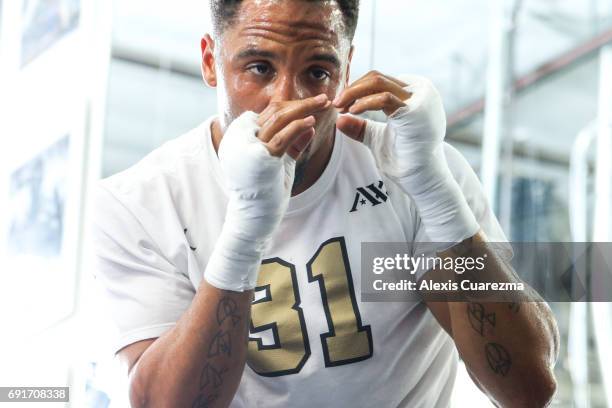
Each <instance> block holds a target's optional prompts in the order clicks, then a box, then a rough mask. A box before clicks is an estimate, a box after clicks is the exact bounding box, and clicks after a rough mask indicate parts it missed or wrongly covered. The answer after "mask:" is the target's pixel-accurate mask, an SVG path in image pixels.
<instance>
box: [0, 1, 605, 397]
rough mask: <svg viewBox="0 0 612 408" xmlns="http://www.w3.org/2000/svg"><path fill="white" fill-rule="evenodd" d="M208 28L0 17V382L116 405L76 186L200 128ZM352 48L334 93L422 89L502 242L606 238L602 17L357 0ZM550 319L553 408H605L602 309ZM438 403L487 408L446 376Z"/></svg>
mask: <svg viewBox="0 0 612 408" xmlns="http://www.w3.org/2000/svg"><path fill="white" fill-rule="evenodd" d="M209 29H210V24H209V16H208V2H207V1H206V0H174V1H172V2H170V1H160V0H127V1H114V2H111V1H101V0H0V136H1V137H0V144H1V146H2V147H1V148H0V208H1V209H2V211H1V212H0V267H1V268H0V323H1V324H2V335H1V336H0V385H2V386H9V385H10V386H43V385H44V386H70V387H71V396H70V398H71V402H70V403H68V404H65V405H60V404H57V406H70V407H92V408H93V407H96V408H102V407H125V406H128V404H127V400H126V391H125V387H126V385H125V381H124V375H123V374H122V373H121V371H119V368H118V367H117V363H116V362H115V361H114V359H113V358H112V355H111V354H110V349H109V346H108V341H109V339H110V338H111V335H112V332H113V327H112V324H111V323H110V322H109V321H108V318H107V316H106V315H105V314H104V310H101V308H100V306H99V304H98V303H97V299H96V287H95V283H94V282H92V280H93V279H92V277H91V273H90V272H91V270H90V268H89V267H88V264H87V256H86V255H87V253H88V246H87V236H86V234H85V230H84V228H83V225H84V219H85V218H86V217H87V216H88V208H89V205H90V203H89V202H88V189H89V188H90V186H91V185H92V183H93V182H94V181H95V180H96V179H98V178H100V177H106V176H109V175H112V174H114V173H116V172H119V171H121V170H123V169H126V168H127V167H129V166H131V165H132V164H134V163H135V162H137V161H138V160H139V159H141V158H142V157H144V156H145V155H146V154H147V153H149V152H150V151H151V150H153V149H154V148H156V147H158V146H159V145H161V144H162V143H163V142H165V141H167V140H170V139H173V138H175V137H177V136H179V135H181V134H182V133H184V132H186V131H188V130H190V129H191V128H193V127H195V126H196V125H198V124H199V123H200V122H202V121H203V120H204V119H206V118H207V117H208V116H210V115H212V114H214V113H215V110H216V99H215V94H214V90H213V89H210V88H207V87H206V86H205V85H204V83H203V82H202V80H201V77H200V68H199V61H200V48H199V39H200V38H201V36H202V34H203V33H205V32H207V31H208V30H209ZM355 46H356V53H355V56H354V60H353V66H352V75H353V79H357V78H358V77H360V76H361V75H363V74H365V73H366V72H368V71H369V70H371V69H376V70H379V71H382V72H384V73H387V74H390V75H398V76H399V75H401V74H407V73H412V74H420V75H424V76H427V77H430V78H431V79H432V80H433V82H434V83H435V85H436V86H437V87H438V88H439V90H440V92H441V94H442V96H443V98H444V101H445V105H446V110H447V114H448V133H447V140H448V141H449V142H450V143H451V144H453V145H454V146H456V147H457V148H458V149H459V150H460V151H461V152H462V153H463V154H464V155H465V156H466V158H467V159H468V161H469V162H470V164H471V165H472V166H473V168H474V169H475V171H476V172H477V173H478V174H479V176H480V178H481V180H482V182H483V185H484V187H485V190H486V192H487V194H488V196H489V198H490V200H491V202H492V204H493V207H494V209H495V212H496V214H497V215H498V217H499V219H500V222H501V223H502V226H503V228H504V230H505V231H506V234H507V235H508V238H509V239H511V240H512V241H537V242H555V241H556V242H569V241H578V242H583V241H612V239H611V238H612V237H611V236H610V231H611V230H610V226H611V222H610V219H609V214H610V213H611V212H612V211H610V210H611V209H612V204H611V192H612V188H611V187H612V160H611V154H612V0H497V1H491V0H406V1H402V2H397V1H391V0H362V7H361V14H360V22H359V27H358V30H357V35H356V38H355ZM551 306H552V307H553V309H554V312H555V314H556V316H557V320H558V323H559V328H560V331H561V337H562V350H561V356H560V359H559V362H558V364H557V367H556V374H557V377H558V381H559V387H558V393H557V396H556V398H555V401H554V404H553V406H558V407H612V373H611V372H610V371H609V366H610V365H611V364H612V353H611V350H610V346H611V345H612V306H610V304H606V303H590V304H589V303H554V304H552V305H551ZM454 400H455V406H465V401H469V404H470V406H474V407H477V406H482V407H490V406H492V405H491V404H490V403H489V402H487V400H486V398H485V397H483V396H482V395H481V394H480V392H479V391H478V390H477V389H476V387H475V386H474V385H473V384H472V383H471V380H470V379H469V378H468V377H467V374H466V373H465V370H463V369H462V370H460V372H459V375H458V380H457V385H456V390H455V396H454ZM27 405H28V404H25V403H24V404H22V405H20V406H27ZM53 405H54V404H50V405H49V406H53Z"/></svg>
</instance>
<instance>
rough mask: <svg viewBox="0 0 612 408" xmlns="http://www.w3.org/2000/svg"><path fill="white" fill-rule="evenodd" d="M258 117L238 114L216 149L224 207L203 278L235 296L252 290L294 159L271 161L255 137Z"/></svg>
mask: <svg viewBox="0 0 612 408" xmlns="http://www.w3.org/2000/svg"><path fill="white" fill-rule="evenodd" d="M257 118H258V115H257V114H256V113H254V112H245V113H243V114H242V115H241V116H240V117H238V118H237V119H235V120H234V121H233V122H232V124H231V125H230V126H229V127H228V129H227V131H226V132H225V135H224V136H223V139H222V140H221V144H220V146H219V161H220V164H221V169H222V170H223V175H224V179H225V184H226V187H227V190H228V192H229V203H228V206H227V214H226V216H225V223H224V225H223V229H222V231H221V235H220V237H219V240H218V241H217V243H216V245H215V249H214V250H213V252H212V254H211V257H210V259H209V261H208V264H207V266H206V270H205V272H204V278H205V279H206V281H207V282H208V283H210V284H211V285H213V286H215V287H217V288H219V289H225V290H232V291H236V292H243V291H246V290H250V289H253V288H254V287H255V286H256V285H257V275H258V272H259V268H260V266H261V260H262V257H263V255H264V252H265V251H266V249H267V246H268V244H269V242H270V240H271V238H272V235H273V233H274V231H275V230H276V228H277V227H278V225H279V224H280V221H281V219H282V217H283V215H284V213H285V211H286V209H287V205H288V204H289V197H290V196H291V188H292V185H293V178H294V174H295V160H294V159H292V158H291V157H290V156H289V155H287V154H285V155H283V157H275V156H272V155H271V154H270V153H269V151H268V149H267V147H266V146H265V145H264V143H263V142H262V141H261V140H260V139H258V138H257V132H258V131H259V126H258V125H257Z"/></svg>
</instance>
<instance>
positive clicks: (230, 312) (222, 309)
mask: <svg viewBox="0 0 612 408" xmlns="http://www.w3.org/2000/svg"><path fill="white" fill-rule="evenodd" d="M237 310H238V304H237V303H236V301H235V300H234V299H231V298H228V297H226V298H223V299H221V301H220V302H219V305H218V306H217V323H219V326H220V325H222V324H223V322H224V321H225V320H227V319H231V322H232V327H236V325H237V324H238V322H240V316H238V312H237Z"/></svg>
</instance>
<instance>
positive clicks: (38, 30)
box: [21, 0, 80, 67]
mask: <svg viewBox="0 0 612 408" xmlns="http://www.w3.org/2000/svg"><path fill="white" fill-rule="evenodd" d="M21 18H22V32H21V41H22V44H21V66H22V67H23V66H25V65H26V64H28V63H29V62H30V61H32V60H33V59H35V58H36V57H37V56H39V55H40V54H42V53H43V52H44V51H45V50H47V49H48V48H49V47H51V46H52V45H53V44H54V43H55V42H57V41H58V40H59V39H60V38H62V37H63V36H64V35H66V34H67V33H69V32H71V31H72V30H74V29H75V28H76V27H77V26H78V24H79V18H80V0H23V6H22V16H21Z"/></svg>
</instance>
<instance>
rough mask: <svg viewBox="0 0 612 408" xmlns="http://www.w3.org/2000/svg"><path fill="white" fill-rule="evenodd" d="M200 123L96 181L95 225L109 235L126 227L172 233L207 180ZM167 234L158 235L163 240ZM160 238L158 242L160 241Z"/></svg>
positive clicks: (207, 132) (204, 132)
mask: <svg viewBox="0 0 612 408" xmlns="http://www.w3.org/2000/svg"><path fill="white" fill-rule="evenodd" d="M209 123H210V121H209V120H208V121H206V122H204V123H203V124H202V125H200V126H198V127H196V128H195V129H193V130H191V131H190V132H188V133H186V134H184V135H182V136H180V137H178V138H176V139H173V140H171V141H169V142H166V143H165V144H163V145H162V146H161V147H159V148H157V149H156V150H154V151H153V152H151V153H150V154H148V155H147V156H146V157H145V158H143V159H142V160H141V161H139V162H138V163H136V164H135V165H133V166H132V167H130V168H128V169H126V170H124V171H122V172H119V173H117V174H115V175H113V176H111V177H108V178H106V179H103V180H101V181H99V182H98V184H97V186H95V189H94V197H93V207H94V210H93V222H94V224H98V225H99V226H100V227H101V228H102V229H110V231H111V232H112V231H115V232H116V231H118V230H125V229H126V228H129V226H130V225H131V226H133V227H134V228H136V227H138V228H139V229H141V230H143V231H144V230H146V232H147V233H149V234H151V235H154V236H156V235H158V234H155V232H156V231H157V232H160V233H161V232H163V231H168V229H169V228H172V229H176V228H178V224H180V214H181V213H182V212H184V211H187V210H186V209H185V208H183V207H186V206H187V204H188V203H189V202H190V199H189V197H190V195H191V194H196V191H197V190H198V186H199V185H202V184H203V183H204V182H205V181H204V180H206V178H207V177H208V178H210V173H211V172H210V171H209V164H210V163H209V160H208V149H207V146H206V144H205V142H206V137H207V136H208V137H210V130H208V129H207V128H206V126H207V124H209ZM164 234H167V232H165V233H161V235H162V236H163V235H164ZM160 239H161V238H160Z"/></svg>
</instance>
